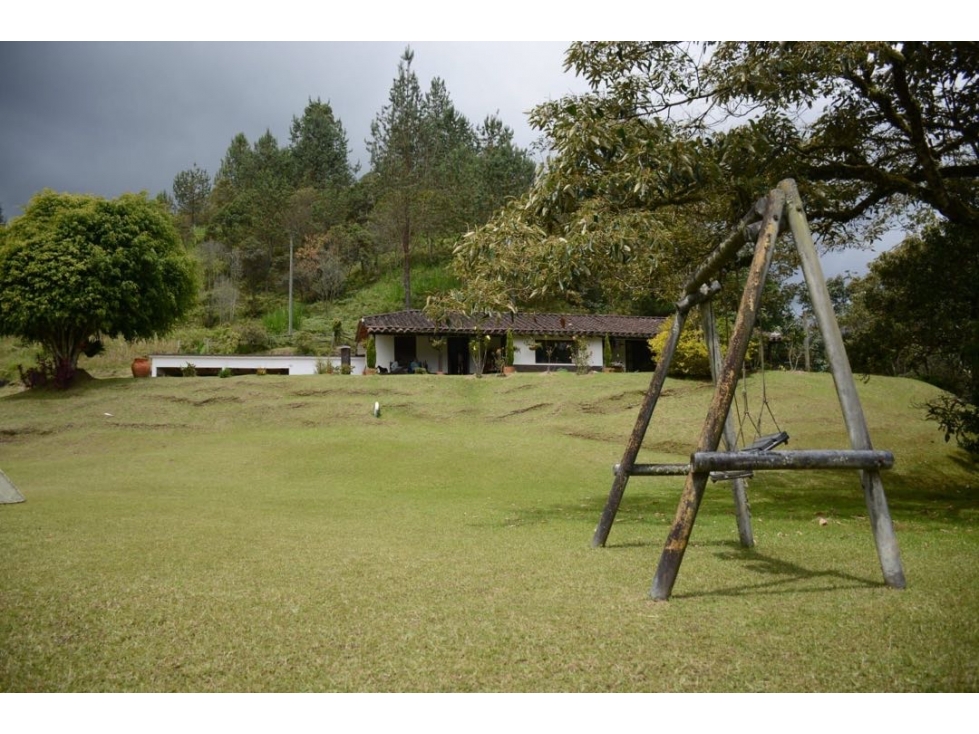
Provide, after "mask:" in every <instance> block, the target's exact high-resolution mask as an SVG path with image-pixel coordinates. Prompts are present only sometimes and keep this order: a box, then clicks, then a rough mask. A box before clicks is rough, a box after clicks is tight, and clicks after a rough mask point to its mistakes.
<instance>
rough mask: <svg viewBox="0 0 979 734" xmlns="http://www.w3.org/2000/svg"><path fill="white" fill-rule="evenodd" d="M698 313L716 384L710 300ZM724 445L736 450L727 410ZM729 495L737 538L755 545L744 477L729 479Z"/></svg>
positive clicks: (717, 348) (717, 345)
mask: <svg viewBox="0 0 979 734" xmlns="http://www.w3.org/2000/svg"><path fill="white" fill-rule="evenodd" d="M700 313H701V317H702V321H703V325H704V339H705V341H706V342H707V354H708V356H709V357H710V372H711V377H712V378H713V380H714V384H715V385H716V384H717V378H718V376H719V375H720V373H721V340H720V338H718V336H717V324H716V322H715V320H714V309H713V306H712V305H711V302H710V301H707V302H706V303H704V304H702V305H701V307H700ZM723 438H724V445H725V448H726V449H727V450H728V451H736V450H737V442H738V438H737V431H736V430H735V428H734V418H733V416H732V415H731V411H730V410H728V413H727V418H726V419H725V421H724V434H723ZM731 495H732V497H733V498H734V514H735V516H736V517H737V521H738V538H739V539H740V540H741V546H742V547H744V548H752V547H754V545H755V535H754V532H753V531H752V529H751V507H750V506H749V504H748V488H747V486H746V483H745V481H744V479H741V478H740V477H734V478H733V479H732V480H731Z"/></svg>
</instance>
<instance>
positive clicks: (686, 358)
mask: <svg viewBox="0 0 979 734" xmlns="http://www.w3.org/2000/svg"><path fill="white" fill-rule="evenodd" d="M675 318H676V317H675V316H674V317H672V318H670V319H668V320H667V321H665V322H664V323H663V328H662V329H660V332H659V333H658V334H657V335H656V336H654V337H653V338H652V339H650V340H649V350H650V351H651V352H652V353H653V356H654V357H655V358H657V359H658V358H659V355H660V354H662V353H663V350H664V349H665V348H666V342H667V340H668V339H669V338H670V330H671V329H672V328H673V319H675ZM667 374H669V375H670V377H692V378H695V379H707V380H709V379H711V375H710V357H709V356H708V355H707V344H706V343H705V342H704V331H703V329H701V328H699V327H697V328H694V327H691V326H689V325H688V326H687V327H686V328H684V330H683V333H681V334H680V341H679V343H678V344H677V345H676V352H674V354H673V362H672V363H671V364H670V370H669V372H668V373H667Z"/></svg>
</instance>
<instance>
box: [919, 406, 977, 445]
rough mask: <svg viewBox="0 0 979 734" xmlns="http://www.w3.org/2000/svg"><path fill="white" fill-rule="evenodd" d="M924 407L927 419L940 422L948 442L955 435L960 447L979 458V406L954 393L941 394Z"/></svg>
mask: <svg viewBox="0 0 979 734" xmlns="http://www.w3.org/2000/svg"><path fill="white" fill-rule="evenodd" d="M922 407H924V409H925V417H926V419H927V420H930V421H934V422H936V423H938V425H939V427H940V428H941V429H942V430H943V431H945V442H946V443H948V441H949V439H951V438H952V437H953V436H954V437H955V442H956V443H957V444H958V445H959V447H960V448H962V449H964V450H965V451H967V452H969V453H970V454H971V455H972V458H973V459H975V460H979V407H977V406H976V405H970V404H969V403H966V402H963V401H962V400H960V399H959V398H957V397H955V396H954V395H939V396H938V397H937V398H935V399H933V400H930V401H928V402H926V403H924V405H923V406H922Z"/></svg>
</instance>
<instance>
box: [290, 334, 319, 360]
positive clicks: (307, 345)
mask: <svg viewBox="0 0 979 734" xmlns="http://www.w3.org/2000/svg"><path fill="white" fill-rule="evenodd" d="M293 345H294V346H295V349H296V354H302V355H312V354H316V344H315V343H314V341H313V335H312V334H310V333H309V332H308V331H298V332H296V334H295V338H294V339H293Z"/></svg>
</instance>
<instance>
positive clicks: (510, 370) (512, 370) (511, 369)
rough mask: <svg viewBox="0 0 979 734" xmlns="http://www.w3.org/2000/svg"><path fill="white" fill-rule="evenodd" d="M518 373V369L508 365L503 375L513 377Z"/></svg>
mask: <svg viewBox="0 0 979 734" xmlns="http://www.w3.org/2000/svg"><path fill="white" fill-rule="evenodd" d="M516 371H517V368H516V367H514V366H513V365H512V364H511V365H507V366H506V367H504V368H503V374H504V375H512V374H514V373H515V372H516Z"/></svg>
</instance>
